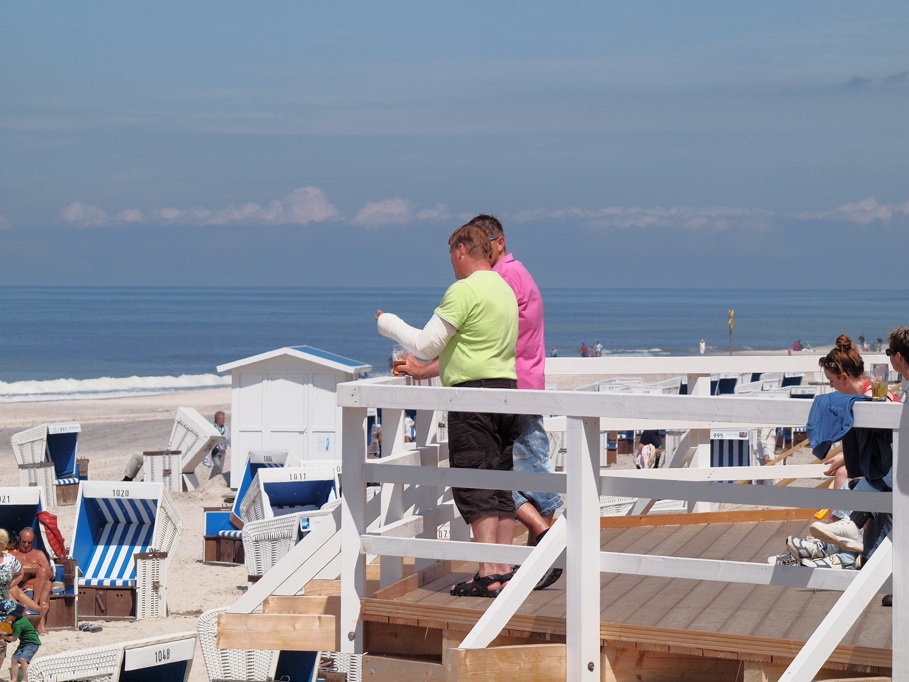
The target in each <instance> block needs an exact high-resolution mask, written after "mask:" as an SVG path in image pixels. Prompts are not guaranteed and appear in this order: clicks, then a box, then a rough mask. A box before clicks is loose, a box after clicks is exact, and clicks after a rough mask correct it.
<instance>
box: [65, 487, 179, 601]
mask: <svg viewBox="0 0 909 682" xmlns="http://www.w3.org/2000/svg"><path fill="white" fill-rule="evenodd" d="M78 505H79V506H78V515H77V518H76V525H75V528H74V529H73V541H72V554H73V557H74V558H75V559H76V560H77V561H78V563H79V570H80V573H81V575H80V577H79V587H80V593H81V595H82V597H83V598H82V600H81V601H80V612H79V618H82V619H84V618H93V617H104V618H111V619H113V618H119V619H125V618H136V619H139V618H154V617H163V616H166V615H167V568H168V564H169V562H170V559H171V557H172V556H173V551H174V550H175V549H176V546H177V543H178V542H179V540H180V536H181V535H182V532H183V523H182V521H181V519H180V517H179V515H178V514H177V512H176V509H175V507H174V505H173V502H172V501H171V499H170V495H169V493H168V492H167V491H166V490H165V489H164V486H163V484H161V483H128V482H122V483H113V482H90V483H89V482H84V483H82V484H80V486H79V499H78Z"/></svg>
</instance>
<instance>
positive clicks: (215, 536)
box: [202, 450, 300, 564]
mask: <svg viewBox="0 0 909 682" xmlns="http://www.w3.org/2000/svg"><path fill="white" fill-rule="evenodd" d="M299 463H300V460H299V459H298V458H297V456H296V455H295V454H294V453H293V452H291V451H288V450H252V451H250V453H249V456H248V457H247V459H246V466H245V469H244V471H243V476H242V478H241V479H240V487H239V488H238V489H237V494H236V496H235V497H234V502H233V505H232V506H231V507H229V508H228V507H223V508H220V509H205V510H204V511H203V537H202V557H203V561H205V562H211V563H231V564H242V563H243V558H244V557H243V526H244V520H243V518H242V516H241V515H242V512H241V511H240V507H241V505H242V504H243V500H244V499H245V498H246V494H247V493H248V492H249V490H250V488H251V487H252V482H253V480H254V479H255V477H256V474H257V473H258V472H259V470H260V469H269V468H280V467H283V466H291V467H292V466H298V465H299Z"/></svg>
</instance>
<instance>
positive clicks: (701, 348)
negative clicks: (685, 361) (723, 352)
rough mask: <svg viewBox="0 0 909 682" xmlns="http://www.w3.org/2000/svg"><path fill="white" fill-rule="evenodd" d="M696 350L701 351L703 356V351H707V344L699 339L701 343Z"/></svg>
mask: <svg viewBox="0 0 909 682" xmlns="http://www.w3.org/2000/svg"><path fill="white" fill-rule="evenodd" d="M698 350H699V351H701V355H703V354H704V351H705V350H707V343H706V342H705V341H704V339H701V342H700V343H699V344H698Z"/></svg>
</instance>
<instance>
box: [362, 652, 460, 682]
mask: <svg viewBox="0 0 909 682" xmlns="http://www.w3.org/2000/svg"><path fill="white" fill-rule="evenodd" d="M363 670H364V671H368V679H369V680H370V682H401V680H407V681H408V682H411V681H412V680H422V681H423V682H444V681H445V680H447V679H448V678H447V677H446V676H445V666H443V665H442V664H441V663H428V662H426V661H408V660H406V659H403V658H384V657H382V656H374V655H373V654H363ZM364 675H366V673H365V672H364ZM364 679H366V678H365V677H364Z"/></svg>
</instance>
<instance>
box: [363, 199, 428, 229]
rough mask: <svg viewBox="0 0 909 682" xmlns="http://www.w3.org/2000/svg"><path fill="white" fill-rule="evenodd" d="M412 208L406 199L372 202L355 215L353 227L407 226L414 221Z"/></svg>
mask: <svg viewBox="0 0 909 682" xmlns="http://www.w3.org/2000/svg"><path fill="white" fill-rule="evenodd" d="M414 214H415V210H414V206H413V204H412V203H411V202H409V201H407V200H406V199H385V200H384V201H372V202H370V203H368V204H366V206H364V207H363V208H361V209H360V211H359V212H358V213H357V215H356V217H355V218H354V219H353V223H354V225H359V226H360V227H386V226H388V225H407V224H408V223H410V222H413V220H414Z"/></svg>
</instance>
